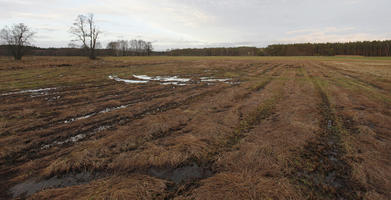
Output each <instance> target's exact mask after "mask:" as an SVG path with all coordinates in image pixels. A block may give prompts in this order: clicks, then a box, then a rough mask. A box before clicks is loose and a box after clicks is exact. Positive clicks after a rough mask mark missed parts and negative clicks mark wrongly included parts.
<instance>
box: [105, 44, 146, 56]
mask: <svg viewBox="0 0 391 200" xmlns="http://www.w3.org/2000/svg"><path fill="white" fill-rule="evenodd" d="M106 49H109V50H110V51H111V55H112V56H149V55H151V54H152V50H153V47H152V43H151V42H147V41H144V40H130V41H128V40H118V41H111V42H109V43H108V44H107V47H106Z"/></svg>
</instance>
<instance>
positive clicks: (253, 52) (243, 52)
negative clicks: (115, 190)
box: [0, 40, 391, 56]
mask: <svg viewBox="0 0 391 200" xmlns="http://www.w3.org/2000/svg"><path fill="white" fill-rule="evenodd" d="M113 44H114V43H111V45H108V46H107V48H106V49H97V50H96V54H97V56H127V55H139V56H148V55H154V56H160V55H162V56H335V55H356V56H391V40H386V41H365V42H348V43H316V44H312V43H302V44H275V45H269V46H268V47H266V48H256V47H232V48H203V49H173V50H168V51H152V48H149V47H148V45H147V47H148V48H146V50H145V51H138V50H137V51H135V52H141V53H137V54H134V53H124V51H123V50H121V51H120V48H117V49H116V48H114V47H113ZM121 48H122V46H121ZM129 49H131V48H129ZM119 52H120V53H119ZM129 52H134V51H129ZM26 54H27V55H35V56H85V55H86V52H85V51H84V50H83V49H81V48H37V47H29V48H28V51H27V53H26ZM9 55H10V53H9V52H8V50H7V46H5V45H3V46H0V56H9Z"/></svg>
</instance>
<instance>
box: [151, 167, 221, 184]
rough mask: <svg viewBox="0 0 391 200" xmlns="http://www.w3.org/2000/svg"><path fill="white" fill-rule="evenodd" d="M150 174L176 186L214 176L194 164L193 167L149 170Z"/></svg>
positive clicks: (209, 171)
mask: <svg viewBox="0 0 391 200" xmlns="http://www.w3.org/2000/svg"><path fill="white" fill-rule="evenodd" d="M149 174H150V175H151V176H154V177H157V178H161V179H165V180H170V181H173V182H174V183H176V184H180V183H183V182H187V181H191V180H195V179H203V178H207V177H210V176H212V175H213V172H212V171H211V170H209V169H206V168H202V167H200V166H198V165H197V164H196V163H193V164H191V165H188V166H184V167H179V168H176V169H172V168H151V169H149Z"/></svg>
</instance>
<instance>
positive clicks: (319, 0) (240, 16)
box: [0, 0, 391, 50]
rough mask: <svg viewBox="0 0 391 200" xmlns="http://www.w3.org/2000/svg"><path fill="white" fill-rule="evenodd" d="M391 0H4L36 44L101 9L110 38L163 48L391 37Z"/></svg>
mask: <svg viewBox="0 0 391 200" xmlns="http://www.w3.org/2000/svg"><path fill="white" fill-rule="evenodd" d="M390 8H391V0H327V1H326V0H115V1H114V0H0V28H1V27H4V26H5V25H12V24H14V23H20V22H23V23H25V24H26V25H28V26H30V27H31V28H32V29H33V30H34V31H35V32H37V34H36V37H35V41H34V44H35V45H36V46H40V47H64V46H67V45H68V43H69V42H70V40H71V39H72V38H71V35H70V34H69V27H70V26H71V25H72V22H73V21H74V19H75V18H76V16H77V15H78V14H84V13H94V14H95V17H96V19H97V23H98V25H99V27H100V29H101V30H102V31H103V32H104V34H103V35H102V37H101V42H102V44H103V45H105V44H107V42H108V41H110V40H117V39H144V40H148V41H152V42H153V45H154V47H155V49H156V50H165V49H167V48H185V47H212V46H213V47H220V46H243V45H248V46H257V47H264V46H266V45H268V44H273V43H291V42H326V41H330V42H335V41H357V40H384V39H391V12H390Z"/></svg>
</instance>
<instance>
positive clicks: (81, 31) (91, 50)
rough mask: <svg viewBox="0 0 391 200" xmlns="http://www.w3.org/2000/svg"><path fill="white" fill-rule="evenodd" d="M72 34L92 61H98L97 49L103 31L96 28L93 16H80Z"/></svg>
mask: <svg viewBox="0 0 391 200" xmlns="http://www.w3.org/2000/svg"><path fill="white" fill-rule="evenodd" d="M70 33H72V34H73V35H74V36H75V39H74V41H78V42H81V43H82V47H83V48H85V49H86V50H87V51H88V56H89V58H90V59H96V54H95V49H96V48H97V44H98V43H97V40H98V38H99V35H100V34H101V31H100V30H99V29H98V27H97V26H96V22H95V19H94V15H93V14H88V15H79V16H77V18H76V20H75V22H74V23H73V25H72V27H71V29H70Z"/></svg>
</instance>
